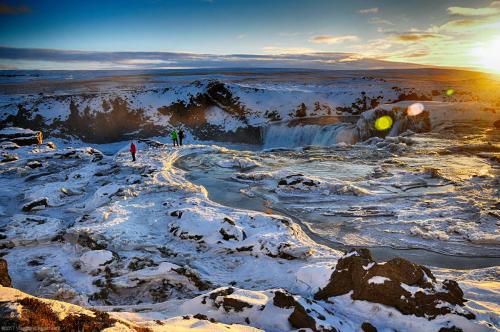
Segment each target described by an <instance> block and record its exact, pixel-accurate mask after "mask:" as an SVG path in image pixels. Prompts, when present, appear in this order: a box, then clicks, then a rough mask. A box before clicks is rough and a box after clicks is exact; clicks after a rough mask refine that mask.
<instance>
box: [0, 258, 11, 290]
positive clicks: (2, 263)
mask: <svg viewBox="0 0 500 332" xmlns="http://www.w3.org/2000/svg"><path fill="white" fill-rule="evenodd" d="M0 285H2V286H4V287H11V286H12V281H11V279H10V276H9V270H8V266H7V261H6V260H5V259H1V258H0Z"/></svg>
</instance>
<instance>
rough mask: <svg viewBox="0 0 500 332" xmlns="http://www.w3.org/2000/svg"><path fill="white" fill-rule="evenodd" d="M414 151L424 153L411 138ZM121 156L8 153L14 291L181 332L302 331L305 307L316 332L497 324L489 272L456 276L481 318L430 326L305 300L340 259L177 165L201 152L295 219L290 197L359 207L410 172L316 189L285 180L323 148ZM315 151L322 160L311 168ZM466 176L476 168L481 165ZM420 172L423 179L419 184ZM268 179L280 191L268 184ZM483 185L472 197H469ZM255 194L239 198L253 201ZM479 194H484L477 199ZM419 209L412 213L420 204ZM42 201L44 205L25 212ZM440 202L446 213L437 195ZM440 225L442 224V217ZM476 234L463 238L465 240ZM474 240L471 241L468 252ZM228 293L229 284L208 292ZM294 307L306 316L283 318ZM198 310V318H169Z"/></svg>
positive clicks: (346, 303) (33, 149)
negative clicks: (226, 200)
mask: <svg viewBox="0 0 500 332" xmlns="http://www.w3.org/2000/svg"><path fill="white" fill-rule="evenodd" d="M389 142H391V141H390V140H389ZM416 144H417V145H419V144H420V143H418V140H417V143H416ZM422 144H423V143H422ZM424 146H425V144H424ZM367 147H368V148H369V147H370V145H369V144H368V145H367V144H363V145H360V146H359V147H349V148H347V147H346V146H343V145H341V146H340V147H337V148H333V150H332V149H330V150H328V151H329V154H330V156H331V158H329V159H327V161H328V162H332V161H333V162H337V163H338V162H339V160H342V159H341V158H340V159H339V153H338V152H339V151H341V150H342V149H343V150H346V151H347V150H349V151H351V152H352V153H362V154H366V149H367ZM358 148H359V149H361V151H358ZM123 150H124V149H121V152H118V153H116V154H115V155H108V156H106V155H102V154H101V153H100V152H99V151H98V150H95V149H92V148H69V147H65V148H62V149H55V150H54V149H51V148H49V147H46V146H40V147H37V146H26V147H19V148H18V149H16V150H15V152H14V153H16V154H17V155H18V156H19V160H17V161H12V162H8V163H4V164H3V165H2V176H1V181H2V186H1V188H2V194H1V200H2V202H1V203H2V207H3V211H2V224H1V225H0V227H1V234H2V238H3V239H2V240H0V241H1V244H2V248H3V249H2V252H3V255H4V256H3V258H4V259H6V260H7V262H8V263H9V272H10V275H11V277H12V279H13V286H14V287H16V288H18V289H20V290H22V291H25V292H27V293H29V294H32V295H36V296H42V297H47V298H52V299H57V300H63V301H67V302H71V303H76V304H80V305H85V306H89V305H90V306H98V308H100V309H101V310H105V311H117V312H115V313H113V314H112V316H116V317H120V318H121V319H125V320H126V321H134V322H139V323H140V324H143V325H144V326H153V327H154V328H157V327H158V325H162V324H171V325H173V326H175V327H176V329H178V330H182V328H187V327H189V326H190V324H202V325H203V324H205V325H207V324H210V322H206V321H203V318H205V317H208V318H207V319H214V320H215V321H218V322H221V323H224V324H242V325H250V326H253V327H256V328H260V329H262V330H266V331H286V330H291V329H295V328H297V326H299V325H294V324H302V323H304V321H302V320H296V318H297V315H299V314H300V312H302V311H301V310H305V309H304V308H306V309H307V310H306V312H309V313H311V314H310V317H312V318H308V319H306V320H305V322H309V323H307V324H310V323H311V322H314V323H312V324H315V326H316V327H315V328H317V329H319V330H322V329H328V328H336V329H337V330H341V331H357V330H359V329H360V326H361V325H362V324H363V323H365V322H367V321H369V322H370V324H372V325H373V326H375V327H377V328H378V329H379V330H382V331H384V330H385V329H403V330H406V331H423V330H428V331H433V330H436V331H437V330H438V329H439V327H442V326H448V327H451V326H452V325H453V326H457V327H460V328H463V329H464V330H470V331H482V330H495V327H494V326H495V325H497V324H498V310H497V306H498V290H497V280H496V277H495V276H496V273H497V272H496V271H495V269H494V268H486V269H480V270H477V271H474V272H470V276H471V277H470V278H467V277H465V278H462V279H461V280H460V285H463V287H464V290H465V292H466V293H465V297H466V298H467V297H468V296H469V294H470V296H471V298H472V299H473V301H472V302H469V303H468V304H466V310H470V311H472V312H473V313H474V314H475V315H476V319H475V320H467V319H466V318H464V317H462V316H457V315H456V314H447V315H443V316H438V318H435V319H427V318H424V317H417V316H415V315H410V316H408V315H403V314H402V313H400V312H399V311H398V310H396V309H394V308H391V307H388V306H384V305H381V304H374V303H370V302H366V301H359V300H356V301H353V300H352V299H351V298H350V296H349V294H347V295H343V296H337V297H335V298H334V299H333V302H322V301H314V302H312V299H313V295H314V294H315V293H316V292H317V291H318V290H319V289H320V288H323V287H325V286H326V284H327V283H328V280H329V278H330V275H331V273H332V271H334V270H333V268H334V267H335V265H336V262H337V260H338V259H339V258H340V257H341V255H342V253H340V252H339V251H336V250H334V249H331V248H328V247H326V246H323V245H320V244H318V243H316V242H314V241H313V240H311V239H310V238H309V236H307V235H306V234H305V233H304V232H303V230H302V229H301V227H299V225H298V224H296V223H295V222H294V221H293V220H292V219H290V218H288V217H285V216H282V215H275V214H272V212H271V214H269V213H270V212H267V213H266V212H259V211H250V210H243V209H238V208H232V207H228V206H224V205H221V204H218V203H215V202H214V201H212V200H211V199H209V198H208V197H209V196H208V193H207V191H206V189H205V188H204V187H201V186H198V185H195V184H193V183H192V182H190V181H188V180H187V179H186V173H185V171H183V170H181V169H179V168H177V167H175V166H174V163H175V162H176V161H178V160H179V159H184V160H191V161H192V160H197V159H196V158H200V157H203V156H208V159H209V160H211V163H212V164H215V165H216V166H217V167H219V168H220V169H224V170H230V171H231V172H233V174H234V177H235V178H236V179H238V180H239V181H243V182H252V183H253V182H263V183H264V185H263V187H262V190H264V191H265V190H270V192H271V193H272V194H271V196H274V198H273V197H267V198H269V199H271V200H281V199H283V206H285V207H288V204H291V206H293V208H294V209H297V211H298V210H300V209H304V208H305V207H304V206H303V205H304V204H302V205H301V206H300V207H297V206H296V204H297V202H293V200H294V199H296V198H297V197H300V198H301V201H302V202H308V203H306V204H307V206H308V207H309V208H313V207H314V206H313V205H314V204H313V203H312V202H313V201H314V202H316V203H321V202H322V201H325V199H326V201H328V200H329V201H332V199H333V201H336V204H339V202H342V203H341V205H343V206H345V205H344V203H345V202H344V199H345V197H348V198H347V199H348V200H349V199H354V198H356V199H357V200H358V202H363V201H364V200H365V199H368V200H369V201H370V205H373V204H375V202H376V200H373V199H372V198H371V197H372V196H376V195H380V194H381V193H380V192H377V190H378V191H381V190H382V189H381V188H382V187H383V185H384V186H388V187H393V188H396V189H398V186H391V184H392V183H395V184H399V185H400V188H399V189H400V190H402V189H404V188H406V187H412V186H414V185H416V184H421V183H420V182H419V181H417V178H419V175H418V172H417V174H413V173H415V172H409V171H405V170H401V169H399V170H397V171H396V170H393V169H390V170H388V171H389V172H390V174H391V175H390V176H388V177H389V178H388V181H384V184H383V185H382V184H381V183H380V182H379V181H380V180H378V179H379V178H378V177H374V180H369V181H374V182H371V183H370V186H368V185H366V184H364V183H363V184H358V183H354V184H353V183H352V182H351V181H348V180H347V179H342V176H339V177H338V180H335V181H332V180H330V181H324V179H322V178H321V177H320V176H315V175H310V176H309V175H308V176H302V175H293V174H290V171H287V167H291V166H290V165H293V164H294V163H297V165H295V166H293V167H300V165H298V163H300V162H298V160H299V159H298V158H297V155H296V154H298V153H301V154H303V153H305V152H306V151H309V152H307V153H316V155H315V157H311V156H310V155H308V156H307V158H306V159H307V160H308V162H309V164H310V165H311V163H314V162H315V158H316V160H321V161H324V160H323V159H324V156H325V151H323V150H321V149H320V150H318V151H316V150H314V149H312V150H300V151H288V152H286V153H285V154H282V153H280V152H279V151H274V152H273V151H271V152H263V153H256V152H238V151H235V150H229V149H227V148H222V147H218V146H214V145H212V146H210V145H188V146H185V147H183V148H172V147H170V146H165V145H162V144H161V143H155V142H153V141H145V142H141V143H139V151H140V152H139V154H138V161H137V162H132V161H131V160H130V156H129V153H128V152H126V151H123ZM334 152H335V153H334ZM379 152H380V153H381V154H382V155H383V154H385V153H387V152H386V151H379ZM321 156H323V158H320V159H317V158H319V157H321ZM391 156H392V155H391ZM193 158H194V159H193ZM311 158H312V159H311ZM351 158H352V156H351ZM393 158H394V160H396V159H397V158H402V157H394V156H392V157H391V158H390V160H393ZM406 158H408V156H407V157H406ZM269 159H271V160H273V162H274V163H276V164H280V163H281V164H282V166H286V165H288V166H286V167H285V168H282V169H281V170H279V171H274V172H255V169H256V168H258V167H269V165H268V164H269ZM287 160H288V161H287ZM294 160H295V161H294ZM290 161H292V162H291V163H290ZM285 162H286V163H287V164H285ZM391 164H393V163H392V162H391ZM262 165H265V166H262ZM198 167H199V168H200V169H205V170H207V171H209V172H210V168H209V167H207V165H206V160H205V162H199V164H198ZM473 167H474V168H475V169H477V165H473ZM313 168H315V167H313ZM375 168H376V167H373V165H368V166H360V167H358V168H357V167H353V168H352V171H351V172H358V175H357V177H359V178H361V177H363V176H364V175H367V174H372V173H373V172H374V171H375ZM317 169H318V170H319V169H321V167H317ZM323 169H324V167H323ZM245 171H246V173H241V172H245ZM294 171H295V170H294ZM478 171H479V172H481V171H480V170H478ZM450 173H451V174H455V172H452V171H450ZM213 174H214V175H216V174H217V173H216V172H214V173H213ZM242 174H244V175H242ZM484 175H485V174H482V176H484ZM386 176H387V175H386ZM422 177H423V179H427V175H422ZM429 179H430V178H429ZM282 180H284V181H285V182H286V184H285V183H284V182H281V181H282ZM453 180H454V181H458V180H457V179H455V178H453ZM273 181H274V182H276V181H278V183H274V184H272V183H273ZM432 181H437V182H436V184H441V182H440V181H445V180H444V179H441V178H438V179H437V180H434V179H432ZM407 182H408V183H407ZM280 183H281V184H280ZM432 184H434V182H432ZM480 184H481V183H480ZM270 186H272V187H273V188H270ZM12 188H15V189H16V190H12ZM377 188H378V189H377ZM396 189H394V190H396ZM478 190H479V188H478V187H475V188H474V191H475V192H476V193H477V191H478ZM251 191H252V190H250V191H248V192H247V194H248V195H251ZM453 192H454V191H450V190H449V189H447V190H445V191H444V192H443V191H437V192H435V193H432V194H437V195H445V194H450V195H451V196H450V197H448V198H447V199H448V200H449V201H451V202H454V199H456V198H454V197H455V196H454V195H453ZM462 194H463V193H462ZM420 195H421V194H420ZM477 195H478V196H483V198H482V199H488V198H487V197H485V194H484V193H483V194H479V193H478V194H477ZM387 197H389V196H387ZM404 197H406V196H404ZM409 197H411V195H410V196H409ZM446 197H447V196H446ZM490 198H492V197H491V196H490ZM400 199H402V198H400ZM289 200H291V201H289ZM415 200H416V202H415V203H412V204H417V203H418V202H422V200H421V199H418V200H417V199H415ZM410 201H411V199H410ZM459 201H460V200H459ZM37 202H43V203H44V204H41V205H39V206H35V207H34V208H32V209H31V207H32V206H34V205H37ZM439 202H440V203H439V204H443V199H440V200H439ZM30 203H32V204H30ZM271 204H275V203H271ZM389 205H390V206H391V207H392V208H393V210H394V211H399V212H401V210H402V208H397V207H396V206H395V205H394V202H392V201H391V202H390V203H389ZM330 206H331V204H330ZM23 209H24V211H23ZM330 210H331V211H330V213H332V214H334V213H335V211H333V210H332V209H331V208H330ZM348 210H349V209H348ZM349 211H351V210H349ZM349 211H347V212H345V213H348V212H349ZM384 211H385V210H384ZM324 212H325V211H322V213H323V214H325V213H324ZM351 212H352V213H354V214H360V213H361V214H363V216H365V217H367V218H365V219H363V216H358V217H356V218H357V219H356V220H358V221H357V222H358V223H360V222H370V223H371V222H372V221H371V220H372V219H373V218H375V219H376V217H377V214H378V213H381V211H380V210H379V209H375V208H370V209H368V210H366V211H365V210H363V209H361V208H358V209H357V210H356V209H354V210H352V211H351ZM386 212H387V211H385V212H384V213H386ZM366 213H368V215H366ZM441 213H442V212H441ZM325 215H327V214H325ZM348 217H349V216H348ZM443 217H446V216H440V218H443ZM360 218H361V219H360ZM419 218H421V219H422V220H421V221H419V222H418V223H416V224H417V225H419V223H420V224H424V225H425V222H424V220H427V219H426V218H423V217H419ZM486 223H487V221H486ZM397 224H398V223H395V222H390V223H389V225H392V226H384V227H399V226H397ZM375 225H376V224H372V225H370V226H369V227H367V228H368V229H369V230H370V231H369V234H370V237H371V238H372V239H373V240H372V241H374V242H375V241H376V239H379V240H378V241H384V240H385V239H384V238H383V237H379V236H378V234H377V232H376V226H375ZM423 227H424V226H423ZM473 227H475V228H476V229H478V231H481V232H482V233H484V234H485V236H486V235H488V234H493V233H494V232H495V231H496V229H491V228H484V227H485V226H481V223H479V224H478V225H476V224H474V225H473ZM389 229H390V228H389ZM424 229H425V228H424ZM359 230H360V232H359V234H360V235H359V237H361V238H362V237H364V236H365V235H364V232H363V228H362V227H361V228H359ZM438 231H439V230H438ZM389 233H391V232H389ZM399 234H400V236H399V237H401V238H402V239H403V242H405V241H404V240H405V239H412V238H415V239H421V240H418V241H417V243H423V242H422V241H423V240H422V239H424V240H429V241H434V242H436V241H437V240H438V241H443V242H442V243H440V246H441V247H443V248H446V245H445V244H446V240H447V239H446V238H442V239H439V238H431V239H429V238H426V237H420V236H419V234H416V235H413V234H408V235H409V236H401V234H403V233H402V232H400V233H399ZM472 234H473V232H472V231H470V230H469V231H468V234H467V235H463V236H471V235H472ZM448 236H449V235H448ZM459 236H460V235H459ZM345 238H346V239H347V240H349V237H345ZM455 242H456V241H455ZM458 242H459V243H460V241H458ZM438 243H439V242H438ZM471 243H474V242H473V241H472V242H468V245H471ZM349 244H351V243H349ZM362 244H363V245H366V244H368V245H369V244H371V243H362ZM354 245H359V243H354ZM489 245H496V244H495V243H494V242H491V241H488V242H487V243H486V244H484V245H483V247H481V246H478V247H477V248H476V250H483V249H484V248H486V249H484V250H487V248H489V247H488V246H489ZM369 268H370V265H369V266H367V269H369ZM434 272H435V274H436V275H437V277H438V281H439V280H443V278H444V277H446V276H447V275H449V274H451V275H453V276H456V274H457V272H456V271H454V270H451V271H450V270H440V269H435V270H434ZM380 278H383V277H380ZM380 278H376V277H375V279H376V280H375V279H373V280H375V281H377V282H375V284H378V281H379V279H380ZM488 278H489V280H488ZM491 278H493V280H491ZM228 285H230V286H231V287H234V288H231V289H230V290H229V291H228V290H227V288H219V289H217V287H221V286H222V287H224V286H228ZM382 285H383V284H382ZM277 289H285V290H286V291H283V292H285V293H283V294H285V295H281V293H280V294H278V295H277V292H278V293H279V292H281V291H277ZM0 290H1V289H0ZM287 292H290V293H291V294H294V296H293V298H292V297H289V295H286V294H288V293H287ZM413 292H416V290H415V291H413ZM0 293H2V294H4V293H3V291H0ZM212 294H214V295H212ZM281 297H284V299H285V300H286V301H285V300H283V301H285V302H286V303H288V302H289V301H292V302H293V303H296V302H295V301H297V303H300V306H298V304H289V303H288V304H282V303H281V300H277V299H278V298H280V299H281ZM292 299H293V300H292ZM287 301H288V302H287ZM287 308H291V309H287ZM293 308H302V309H297V310H298V312H299V313H295V314H294V315H292V313H294V312H295V311H294V309H293ZM461 310H462V309H461ZM196 314H198V316H197V317H198V318H189V319H184V320H181V318H174V317H181V316H186V315H187V316H189V317H192V316H193V315H196ZM187 316H186V317H187ZM289 316H290V317H292V316H293V317H295V318H289ZM200 317H201V318H202V320H201V323H200V322H199V321H198V319H199V318H200ZM299 317H302V316H300V315H299ZM308 317H309V316H308ZM387 317H391V319H390V320H388V319H387ZM302 318H303V317H302ZM190 319H191V320H192V321H190ZM157 321H159V322H160V323H158V322H157ZM304 324H306V323H304ZM162 326H163V325H162ZM167 326H168V325H167ZM231 326H232V328H236V327H237V326H236V325H231ZM235 326H236V327H235ZM300 326H301V325H300ZM321 326H323V327H321ZM206 328H207V329H208V328H209V327H206ZM241 329H242V330H244V329H245V328H244V327H241Z"/></svg>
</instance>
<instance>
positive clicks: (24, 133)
mask: <svg viewBox="0 0 500 332" xmlns="http://www.w3.org/2000/svg"><path fill="white" fill-rule="evenodd" d="M42 137H43V135H42V132H41V131H33V130H30V129H24V128H17V127H9V128H4V129H2V130H0V141H10V142H12V143H15V144H17V145H19V146H26V145H33V144H41V143H42Z"/></svg>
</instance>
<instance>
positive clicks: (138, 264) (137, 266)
mask: <svg viewBox="0 0 500 332" xmlns="http://www.w3.org/2000/svg"><path fill="white" fill-rule="evenodd" d="M151 266H158V264H156V263H155V262H154V261H153V260H152V259H151V258H149V257H132V259H131V260H130V263H129V264H128V266H127V268H128V269H129V270H132V271H137V270H142V269H144V268H146V267H151Z"/></svg>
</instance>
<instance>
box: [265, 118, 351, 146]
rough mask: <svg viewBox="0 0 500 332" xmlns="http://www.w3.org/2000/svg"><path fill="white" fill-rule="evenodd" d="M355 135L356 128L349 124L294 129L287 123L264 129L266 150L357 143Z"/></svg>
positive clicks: (303, 126)
mask: <svg viewBox="0 0 500 332" xmlns="http://www.w3.org/2000/svg"><path fill="white" fill-rule="evenodd" d="M355 133H356V128H355V126H354V125H352V124H349V123H336V124H331V125H323V126H321V125H297V126H292V127H290V126H289V124H287V123H282V124H277V125H274V124H273V125H270V126H267V127H266V128H264V133H263V137H264V148H277V147H284V148H293V147H299V146H307V145H319V146H330V145H333V144H336V143H340V142H345V143H355V136H356V135H355Z"/></svg>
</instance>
